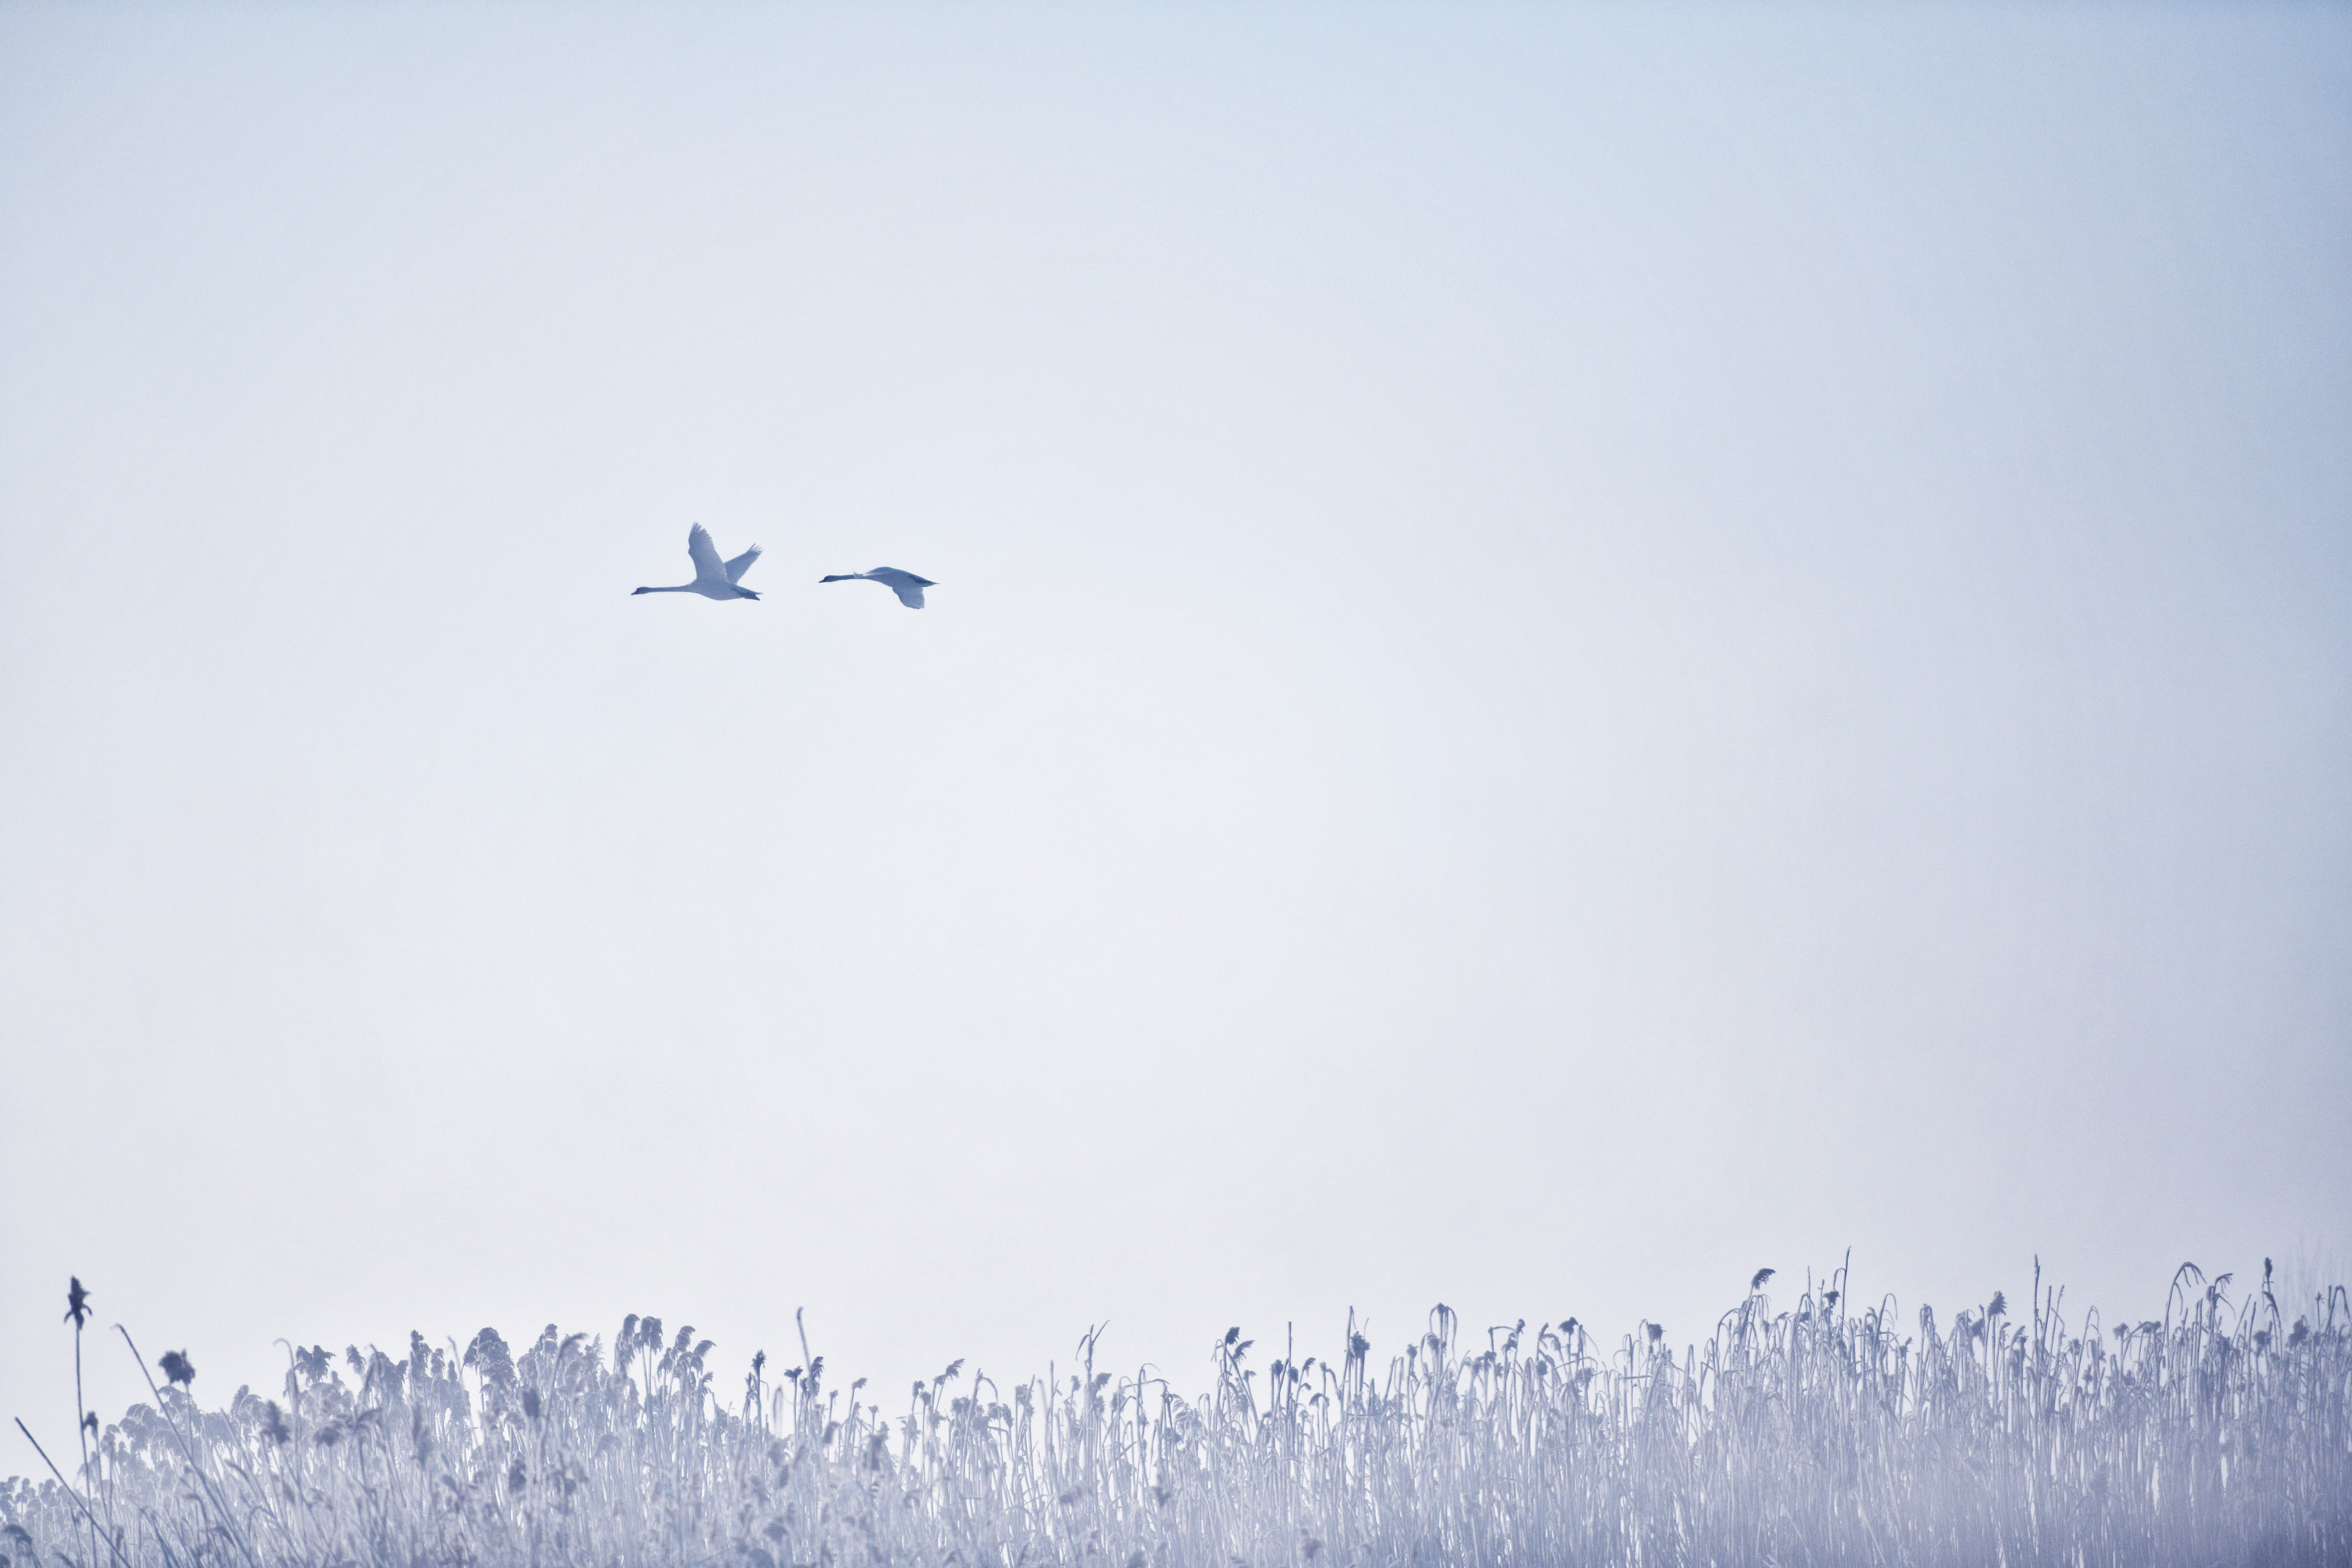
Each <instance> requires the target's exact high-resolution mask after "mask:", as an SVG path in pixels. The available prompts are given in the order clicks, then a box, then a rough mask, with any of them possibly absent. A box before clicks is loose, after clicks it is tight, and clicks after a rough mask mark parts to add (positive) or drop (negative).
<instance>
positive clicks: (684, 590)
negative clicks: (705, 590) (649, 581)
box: [630, 583, 694, 598]
mask: <svg viewBox="0 0 2352 1568" xmlns="http://www.w3.org/2000/svg"><path fill="white" fill-rule="evenodd" d="M693 592H694V584H691V583H688V584H685V585H684V586H682V587H677V588H640V589H638V590H637V593H638V594H691V593H693ZM635 596H636V595H634V594H633V595H630V597H632V598H634V597H635Z"/></svg>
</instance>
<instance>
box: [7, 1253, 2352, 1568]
mask: <svg viewBox="0 0 2352 1568" xmlns="http://www.w3.org/2000/svg"><path fill="white" fill-rule="evenodd" d="M1762 1282H1763V1280H1762V1277H1761V1276H1759V1286H1760V1285H1761V1284H1762ZM1842 1284H1843V1276H1842V1275H1841V1276H1834V1277H1832V1279H1831V1280H1830V1281H1828V1282H1827V1283H1825V1284H1824V1285H1822V1286H1821V1287H1819V1288H1813V1289H1806V1290H1805V1291H1804V1292H1803V1293H1801V1295H1799V1296H1798V1298H1797V1300H1795V1301H1794V1303H1793V1304H1792V1305H1790V1307H1789V1308H1788V1309H1787V1310H1775V1309H1774V1305H1773V1302H1772V1301H1771V1300H1770V1298H1769V1296H1768V1295H1766V1294H1765V1293H1764V1292H1763V1290H1762V1289H1752V1290H1751V1291H1750V1293H1749V1294H1748V1297H1747V1298H1746V1299H1745V1300H1742V1301H1741V1302H1740V1303H1739V1304H1738V1306H1737V1307H1735V1308H1734V1309H1733V1310H1731V1311H1729V1312H1727V1313H1726V1314H1725V1315H1724V1316H1723V1318H1722V1320H1721V1321H1719V1322H1718V1324H1717V1327H1716V1330H1715V1332H1714V1333H1713V1335H1712V1336H1711V1337H1710V1338H1708V1339H1707V1340H1706V1341H1704V1342H1699V1343H1696V1344H1690V1345H1685V1346H1684V1347H1683V1348H1681V1349H1680V1350H1677V1349H1675V1346H1674V1345H1673V1344H1671V1343H1670V1342H1668V1341H1667V1340H1666V1338H1665V1336H1664V1334H1663V1333H1662V1332H1660V1331H1657V1330H1655V1329H1654V1328H1653V1327H1651V1326H1650V1325H1646V1324H1645V1325H1643V1327H1642V1328H1641V1329H1639V1330H1637V1331H1635V1332H1634V1333H1633V1334H1631V1335H1628V1336H1626V1337H1625V1338H1623V1339H1622V1340H1621V1341H1619V1342H1616V1343H1614V1344H1613V1345H1602V1344H1601V1343H1599V1342H1595V1341H1594V1340H1593V1339H1592V1338H1591V1335H1590V1334H1589V1333H1588V1332H1587V1331H1586V1330H1585V1329H1584V1328H1583V1327H1582V1326H1581V1325H1580V1324H1578V1323H1577V1322H1575V1321H1573V1320H1570V1321H1567V1322H1563V1323H1538V1324H1527V1323H1520V1324H1515V1325H1511V1326H1509V1327H1497V1328H1494V1329H1489V1330H1486V1331H1484V1332H1475V1331H1465V1329H1464V1327H1463V1325H1462V1324H1461V1323H1459V1322H1458V1321H1457V1320H1456V1317H1455V1315H1454V1313H1453V1312H1451V1311H1450V1310H1447V1309H1445V1308H1444V1307H1440V1308H1438V1309H1437V1310H1435V1311H1434V1312H1433V1313H1432V1314H1431V1317H1430V1321H1429V1329H1428V1332H1427V1333H1425V1334H1424V1335H1423V1337H1422V1338H1421V1339H1420V1340H1418V1341H1417V1342H1414V1343H1412V1344H1410V1345H1407V1346H1405V1347H1403V1351H1402V1354H1398V1355H1394V1356H1391V1357H1387V1358H1385V1360H1384V1362H1383V1363H1379V1364H1376V1363H1375V1362H1374V1359H1373V1355H1372V1347H1371V1346H1370V1345H1369V1344H1368V1343H1367V1342H1366V1341H1365V1340H1364V1339H1363V1338H1362V1337H1361V1336H1360V1335H1359V1334H1357V1333H1356V1332H1355V1331H1354V1330H1353V1326H1352V1325H1350V1327H1349V1331H1348V1333H1347V1335H1346V1338H1345V1341H1344V1350H1343V1352H1342V1353H1341V1355H1340V1359H1339V1361H1337V1362H1336V1363H1334V1362H1328V1361H1323V1360H1319V1359H1317V1358H1313V1357H1310V1358H1308V1359H1307V1361H1305V1362H1304V1363H1295V1364H1294V1363H1292V1362H1291V1361H1290V1360H1288V1359H1287V1355H1288V1351H1287V1349H1286V1355H1285V1357H1284V1358H1283V1359H1275V1360H1271V1361H1265V1362H1263V1363H1262V1364H1261V1363H1260V1361H1259V1359H1258V1352H1256V1350H1255V1346H1254V1344H1253V1342H1250V1341H1248V1340H1246V1339H1244V1337H1243V1336H1242V1334H1241V1332H1240V1331H1238V1330H1235V1331H1233V1332H1230V1333H1228V1334H1226V1335H1225V1336H1224V1337H1223V1340H1222V1341H1220V1342H1218V1343H1217V1344H1216V1346H1215V1349H1214V1352H1213V1356H1212V1364H1211V1367H1210V1369H1209V1377H1208V1378H1207V1379H1206V1380H1205V1381H1206V1383H1207V1388H1206V1392H1205V1393H1202V1394H1198V1395H1197V1396H1192V1397H1187V1396H1183V1395H1181V1394H1179V1393H1178V1392H1176V1391H1175V1390H1174V1389H1172V1388H1171V1386H1169V1385H1168V1384H1166V1383H1165V1382H1164V1381H1163V1380H1161V1379H1160V1378H1158V1377H1156V1376H1152V1375H1150V1374H1149V1373H1135V1374H1131V1375H1130V1374H1122V1373H1118V1372H1112V1371H1097V1369H1096V1367H1095V1364H1094V1355H1093V1349H1094V1346H1093V1341H1092V1339H1091V1338H1089V1339H1088V1340H1087V1341H1085V1342H1082V1344H1081V1346H1080V1350H1079V1354H1078V1358H1077V1364H1076V1367H1075V1369H1073V1370H1069V1371H1059V1370H1057V1371H1055V1372H1053V1373H1049V1374H1048V1375H1046V1376H1045V1377H1039V1378H1034V1379H1032V1380H1030V1381H1028V1382H1025V1383H1022V1384H1014V1385H1012V1386H1010V1387H1000V1386H999V1385H998V1384H995V1383H994V1382H993V1381H992V1380H990V1379H989V1378H987V1377H984V1376H981V1375H977V1374H975V1375H974V1376H972V1377H971V1378H970V1379H969V1380H967V1379H965V1378H964V1377H963V1375H962V1370H961V1363H958V1365H956V1366H952V1367H950V1368H948V1369H947V1370H946V1371H945V1372H944V1373H941V1374H940V1376H939V1377H936V1378H933V1379H931V1380H929V1382H927V1383H921V1384H916V1385H915V1386H914V1387H913V1389H912V1391H911V1394H910V1395H909V1397H908V1400H907V1403H906V1405H905V1406H904V1407H903V1409H901V1410H899V1411H898V1413H896V1414H889V1415H886V1414H885V1411H884V1408H883V1405H882V1402H881V1401H880V1400H879V1399H878V1398H877V1397H876V1396H874V1395H872V1394H870V1393H869V1391H868V1390H867V1389H866V1385H865V1384H864V1382H863V1381H862V1380H861V1381H860V1382H857V1383H853V1384H850V1385H849V1386H848V1387H847V1388H845V1389H844V1388H840V1387H836V1386H835V1385H834V1384H832V1383H831V1382H830V1381H829V1380H828V1377H827V1373H826V1371H825V1368H824V1363H823V1361H822V1360H821V1359H816V1358H810V1357H808V1356H807V1354H806V1351H807V1347H806V1345H805V1343H804V1342H803V1347H802V1349H803V1363H802V1364H801V1365H799V1366H795V1367H793V1368H792V1369H790V1370H789V1371H784V1372H782V1373H781V1375H771V1373H770V1372H769V1369H768V1368H767V1365H766V1363H765V1360H764V1358H755V1359H754V1360H753V1362H752V1363H751V1369H750V1372H749V1373H748V1375H747V1376H746V1377H745V1378H744V1380H743V1383H742V1384H741V1386H740V1388H737V1387H735V1386H734V1385H733V1384H731V1382H730V1384H728V1385H727V1386H725V1387H723V1388H722V1387H720V1386H719V1385H717V1384H716V1383H715V1381H714V1380H715V1378H716V1376H717V1374H716V1373H713V1372H712V1371H711V1370H710V1364H709V1356H710V1353H711V1351H712V1349H713V1347H712V1346H711V1344H710V1342H709V1341H707V1340H698V1339H697V1337H696V1335H695V1332H694V1331H693V1330H692V1329H691V1328H682V1329H679V1330H678V1331H677V1332H676V1333H675V1334H669V1333H667V1332H666V1331H665V1330H664V1327H663V1325H662V1323H661V1322H660V1321H659V1320H657V1319H653V1318H631V1319H630V1320H628V1321H627V1322H625V1324H624V1325H623V1326H622V1329H621V1331H620V1333H619V1334H618V1336H617V1337H616V1338H615V1339H614V1341H613V1342H612V1343H611V1344H610V1345H609V1346H607V1345H606V1344H605V1343H604V1342H602V1341H601V1340H593V1339H589V1338H587V1337H585V1336H583V1335H580V1334H571V1335H565V1334H562V1333H559V1332H558V1331H557V1330H556V1329H554V1328H553V1327H550V1328H549V1329H547V1330H546V1331H544V1332H542V1333H541V1335H540V1336H539V1337H538V1338H537V1340H536V1341H534V1342H531V1343H530V1344H529V1345H528V1347H527V1348H525V1349H524V1350H523V1352H521V1353H520V1355H517V1354H514V1353H513V1352H512V1351H511V1349H510V1348H509V1345H508V1344H507V1343H506V1342H505V1341H504V1340H503V1339H502V1338H501V1337H500V1336H499V1334H498V1333H496V1332H495V1331H491V1330H488V1329H485V1330H483V1331H481V1332H480V1333H478V1334H477V1335H476V1336H475V1337H474V1340H473V1342H472V1343H471V1344H470V1345H468V1346H467V1347H466V1348H465V1349H464V1350H463V1351H462V1352H461V1351H459V1350H458V1349H457V1346H456V1344H455V1343H454V1342H450V1343H448V1344H447V1345H446V1347H445V1348H436V1347H434V1346H431V1345H428V1344H427V1343H426V1342H425V1340H424V1339H423V1338H422V1337H421V1336H412V1337H411V1339H410V1342H409V1345H408V1348H407V1351H406V1353H405V1354H404V1355H403V1356H400V1357H397V1358H395V1357H394V1356H391V1355H388V1354H386V1353H384V1352H382V1351H379V1350H375V1349H373V1348H371V1349H368V1350H365V1351H362V1350H361V1349H359V1348H357V1347H355V1346H354V1347H352V1348H350V1349H347V1350H345V1351H343V1352H341V1354H340V1355H337V1354H335V1353H332V1352H329V1351H328V1350H326V1349H324V1348H323V1347H312V1348H311V1349H310V1350H307V1351H300V1352H297V1353H296V1354H295V1355H294V1356H293V1358H292V1364H291V1366H290V1367H289V1371H288V1373H287V1377H286V1382H285V1386H284V1388H283V1389H282V1390H281V1391H279V1396H278V1398H276V1399H267V1398H264V1397H261V1396H259V1395H257V1394H254V1393H252V1392H251V1391H250V1390H248V1389H239V1390H238V1391H237V1394H236V1398H235V1399H234V1400H232V1401H231V1402H230V1403H229V1404H228V1405H227V1406H226V1408H223V1409H206V1408H205V1407H203V1406H202V1405H199V1404H198V1402H197V1401H196V1400H195V1399H194V1397H193V1396H192V1394H191V1393H190V1391H189V1384H187V1383H186V1381H185V1380H184V1379H182V1378H181V1376H180V1374H181V1373H187V1372H189V1371H190V1369H189V1368H188V1366H187V1363H186V1360H185V1358H184V1357H169V1356H167V1357H166V1358H165V1359H164V1363H163V1364H164V1366H165V1367H166V1369H167V1377H168V1380H167V1381H166V1382H165V1383H163V1384H162V1385H161V1386H160V1387H159V1389H158V1393H157V1396H156V1402H155V1404H153V1405H137V1406H134V1407H133V1408H132V1409H131V1411H130V1412H129V1413H128V1414H127V1415H124V1416H123V1418H122V1419H121V1421H120V1422H117V1423H115V1424H114V1425H112V1426H107V1427H105V1428H104V1429H103V1430H102V1431H100V1432H98V1433H97V1434H96V1435H95V1439H94V1441H90V1442H89V1443H88V1445H87V1447H88V1458H87V1459H86V1460H83V1459H82V1458H81V1457H80V1456H79V1454H75V1455H69V1456H67V1457H66V1464H64V1465H61V1466H60V1467H59V1468H58V1471H57V1472H56V1473H55V1474H54V1475H45V1476H44V1479H40V1480H38V1481H33V1480H26V1479H14V1480H10V1481H8V1482H6V1483H5V1487H0V1565H5V1568H29V1565H30V1564H34V1563H40V1564H51V1563H58V1564H68V1565H71V1568H100V1565H115V1568H150V1565H152V1568H199V1565H204V1568H290V1565H301V1568H313V1565H329V1564H354V1565H356V1564H372V1565H383V1568H395V1565H397V1568H423V1565H436V1568H437V1565H441V1564H459V1565H467V1568H473V1565H480V1568H499V1565H506V1564H530V1565H533V1568H538V1565H548V1568H554V1565H559V1564H574V1563H576V1564H614V1565H616V1568H618V1565H631V1568H634V1565H646V1568H655V1565H663V1568H667V1565H670V1564H703V1563H709V1564H729V1565H731V1568H856V1565H860V1564H868V1563H885V1564H899V1563H907V1564H926V1565H936V1568H1029V1565H1032V1564H1037V1565H1043V1564H1071V1565H1079V1564H1083V1565H1087V1568H1097V1565H1100V1568H1192V1565H1202V1568H1260V1565H1264V1568H1272V1565H1275V1564H1313V1565H1314V1568H1334V1565H1350V1564H1364V1565H1401V1568H1402V1565H1420V1564H1433V1565H1434V1564H1446V1565H1454V1564H1474V1565H1484V1564H1496V1565H1502V1564H1513V1565H1517V1564H1526V1565H1538V1564H1570V1563H1590V1564H1627V1565H1644V1568H1646V1565H1651V1564H1658V1565H1665V1564H1677V1565H1679V1564H1723V1565H1733V1564H1810V1563H1821V1564H1831V1563H1836V1564H1845V1563H1856V1564H1860V1563H1870V1564H1881V1563H1922V1564H1926V1563H1935V1564H1943V1563H1956V1564H1957V1563H1970V1564H1973V1563H1984V1564H1996V1563H1998V1564H2004V1565H2011V1568H2018V1565H2027V1564H2043V1563H2049V1564H2061V1563H2063V1564H2068V1565H2070V1568H2092V1565H2095V1564H2132V1565H2138V1564H2174V1563H2178V1564H2182V1565H2184V1568H2185V1565H2190V1564H2194V1565H2196V1568H2209V1565H2211V1564H2221V1563H2248V1564H2252V1563H2262V1564H2301V1563H2314V1564H2317V1563H2336V1564H2341V1563H2352V1301H2347V1298H2346V1295H2345V1292H2344V1290H2343V1289H2341V1288H2338V1289H2332V1290H2330V1291H2328V1292H2326V1294H2325V1295H2322V1296H2317V1297H2315V1298H2314V1299H2313V1300H2310V1301H2308V1302H2304V1303H2298V1304H2294V1305H2293V1306H2284V1305H2282V1304H2281V1303H2280V1302H2279V1301H2278V1300H2276V1299H2275V1297H2273V1294H2272V1292H2271V1289H2270V1282H2269V1279H2268V1278H2267V1270H2266V1275H2265V1279H2264V1282H2263V1288H2262V1289H2259V1290H2258V1291H2253V1292H2250V1293H2248V1294H2247V1296H2246V1299H2244V1300H2232V1297H2231V1280H2230V1279H2229V1278H2228V1277H2227V1276H2223V1277H2221V1278H2220V1279H2213V1280H2210V1281H2208V1280H2207V1279H2204V1278H2203V1277H2202V1276H2200V1275H2199V1274H2198V1272H2197V1271H2196V1270H2195V1269H2194V1268H2184V1269H2183V1270H2182V1271H2181V1272H2180V1274H2179V1276H2178V1277H2177V1278H2176V1279H2175V1281H2174V1285H2173V1289H2172V1292H2171V1297H2170V1300H2169V1305H2168V1310H2167V1312H2166V1316H2165V1318H2164V1319H2163V1320H2162V1321H2149V1322H2142V1323H2135V1324H2125V1325H2119V1326H2115V1327H2112V1328H2109V1329H2105V1330H2103V1329H2102V1327H2101V1326H2100V1324H2099V1322H2098V1320H2097V1318H2096V1315H2095V1314H2091V1315H2089V1316H2088V1317H2086V1318H2085V1319H2084V1321H2082V1322H2080V1323H2079V1324H2070V1323H2069V1322H2068V1321H2066V1320H2065V1319H2064V1318H2063V1317H2062V1316H2061V1314H2060V1311H2059V1300H2058V1295H2057V1293H2056V1292H2054V1291H2052V1292H2048V1293H2045V1292H2043V1291H2042V1289H2041V1288H2040V1286H2039V1284H2038V1282H2037V1285H2036V1288H2035V1289H2034V1291H2033V1300H2032V1302H2031V1303H2030V1304H2029V1305H2028V1308H2027V1310H2025V1311H2024V1312H2022V1313H2012V1311H2011V1310H2010V1309H2009V1306H2008V1304H2007V1303H2006V1302H2005V1301H2004V1300H2001V1299H2000V1297H1999V1296H1996V1297H1995V1298H1994V1300H1992V1301H1991V1302H1990V1303H1988V1304H1986V1305H1985V1306H1984V1307H1982V1308H1979V1309H1972V1310H1969V1311H1964V1312H1961V1313H1960V1314H1958V1316H1957V1317H1955V1318H1952V1319H1950V1320H1948V1321H1946V1322H1944V1323H1942V1324H1938V1323H1937V1321H1936V1319H1935V1317H1934V1315H1933V1314H1932V1313H1931V1312H1928V1311H1920V1312H1918V1313H1916V1315H1910V1316H1906V1315H1904V1314H1902V1313H1901V1312H1899V1311H1898V1310H1897V1309H1896V1307H1895V1304H1894V1302H1893V1301H1892V1300H1882V1301H1879V1302H1875V1303H1873V1304H1870V1305H1867V1306H1857V1304H1856V1303H1853V1302H1852V1301H1850V1300H1847V1298H1846V1297H1845V1295H1844V1294H1843V1291H1842V1289H1839V1287H1840V1286H1841V1285H1842ZM76 1289H77V1290H79V1284H78V1283H77V1287H76ZM77 1304H79V1299H78V1302H77ZM124 1338H125V1341H126V1342H127V1341H128V1336H127V1335H126V1336H124ZM894 1403H895V1402H894ZM93 1425H94V1423H93ZM27 1452H28V1453H29V1450H27ZM53 1457H54V1456H53Z"/></svg>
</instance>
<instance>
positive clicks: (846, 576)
mask: <svg viewBox="0 0 2352 1568" xmlns="http://www.w3.org/2000/svg"><path fill="white" fill-rule="evenodd" d="M865 575H866V574H865V573H863V572H843V573H840V574H837V575H835V576H831V577H820V578H818V579H817V581H818V582H820V583H855V582H856V581H857V579H859V578H860V577H863V576H865ZM644 591H645V590H643V589H642V588H641V589H639V590H638V592H639V593H643V592H644Z"/></svg>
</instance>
